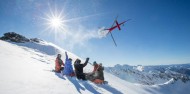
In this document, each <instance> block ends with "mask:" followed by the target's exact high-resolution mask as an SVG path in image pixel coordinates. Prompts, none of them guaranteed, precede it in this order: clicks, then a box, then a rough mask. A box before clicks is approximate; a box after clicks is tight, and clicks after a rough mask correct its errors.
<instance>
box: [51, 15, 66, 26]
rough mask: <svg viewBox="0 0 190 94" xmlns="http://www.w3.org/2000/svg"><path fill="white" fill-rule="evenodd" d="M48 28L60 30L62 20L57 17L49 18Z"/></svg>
mask: <svg viewBox="0 0 190 94" xmlns="http://www.w3.org/2000/svg"><path fill="white" fill-rule="evenodd" d="M49 22H50V23H49V24H50V26H51V27H53V28H60V27H61V26H62V24H63V23H62V19H60V18H58V17H54V18H51V19H50V21H49Z"/></svg>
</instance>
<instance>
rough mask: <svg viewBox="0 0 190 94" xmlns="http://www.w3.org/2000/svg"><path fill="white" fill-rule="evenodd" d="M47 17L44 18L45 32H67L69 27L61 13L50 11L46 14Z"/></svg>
mask: <svg viewBox="0 0 190 94" xmlns="http://www.w3.org/2000/svg"><path fill="white" fill-rule="evenodd" d="M45 15H46V17H44V18H42V19H44V20H45V22H44V23H45V26H46V28H45V30H44V31H46V30H48V31H50V32H54V33H58V32H66V31H67V26H66V24H65V18H64V15H63V13H62V11H61V12H58V11H57V10H55V11H52V9H50V13H49V14H45Z"/></svg>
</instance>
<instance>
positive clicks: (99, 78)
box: [92, 63, 104, 84]
mask: <svg viewBox="0 0 190 94" xmlns="http://www.w3.org/2000/svg"><path fill="white" fill-rule="evenodd" d="M103 70H104V67H103V66H102V63H100V64H99V65H98V68H97V70H96V71H95V73H94V75H93V77H94V78H93V79H92V81H93V82H94V83H96V84H102V83H104V72H103Z"/></svg>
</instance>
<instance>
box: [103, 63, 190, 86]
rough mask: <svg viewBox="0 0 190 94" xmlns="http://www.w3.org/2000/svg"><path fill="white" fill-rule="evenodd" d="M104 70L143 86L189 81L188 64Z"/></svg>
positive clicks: (189, 65)
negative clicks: (172, 81)
mask: <svg viewBox="0 0 190 94" xmlns="http://www.w3.org/2000/svg"><path fill="white" fill-rule="evenodd" d="M105 70H106V71H107V72H109V73H111V74H113V75H115V76H117V77H119V78H121V79H123V80H126V81H129V82H132V83H139V84H144V85H155V84H164V83H167V82H168V81H170V80H171V79H173V80H174V81H177V80H182V81H183V82H186V81H190V64H176V65H157V66H141V65H139V66H130V65H119V64H117V65H115V66H114V67H106V68H105Z"/></svg>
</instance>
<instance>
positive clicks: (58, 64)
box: [55, 54, 64, 73]
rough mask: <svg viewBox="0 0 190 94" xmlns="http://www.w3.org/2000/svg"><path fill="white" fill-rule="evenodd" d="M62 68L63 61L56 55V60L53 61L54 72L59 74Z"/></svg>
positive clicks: (59, 55)
mask: <svg viewBox="0 0 190 94" xmlns="http://www.w3.org/2000/svg"><path fill="white" fill-rule="evenodd" d="M63 66H64V63H63V61H62V60H61V54H58V55H57V58H56V60H55V72H57V73H60V72H61V70H63V69H64V67H63Z"/></svg>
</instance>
